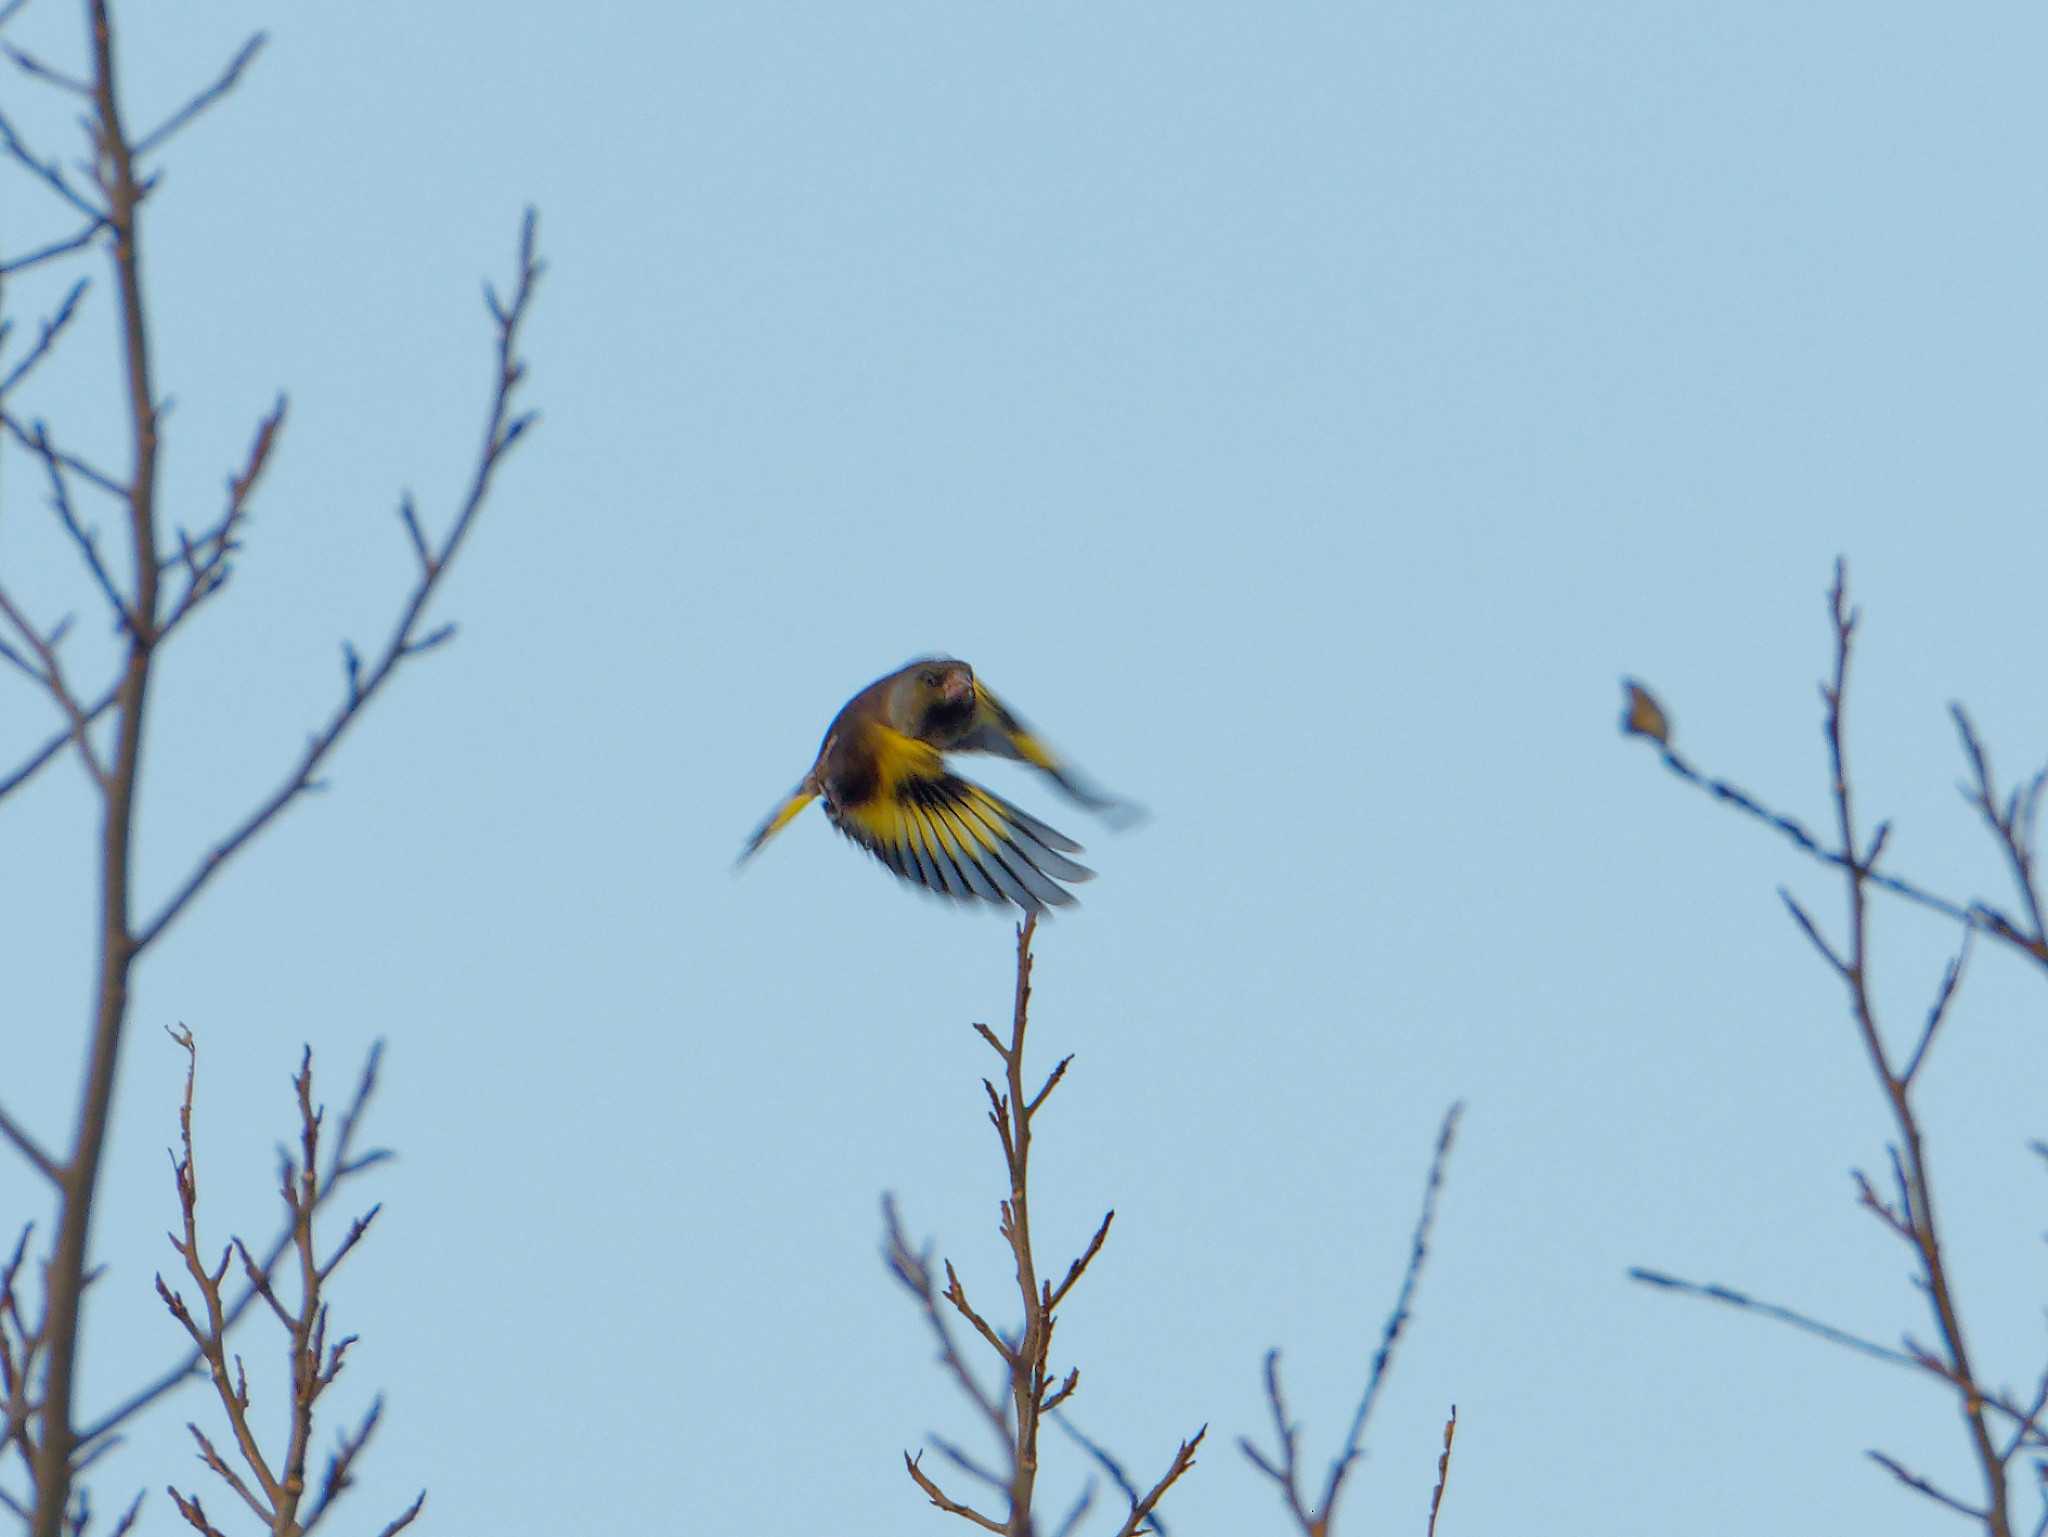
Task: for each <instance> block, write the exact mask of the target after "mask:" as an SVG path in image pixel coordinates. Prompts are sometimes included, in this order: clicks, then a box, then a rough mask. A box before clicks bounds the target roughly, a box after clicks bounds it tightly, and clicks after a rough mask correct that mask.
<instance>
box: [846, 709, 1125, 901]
mask: <svg viewBox="0 0 2048 1537" xmlns="http://www.w3.org/2000/svg"><path fill="white" fill-rule="evenodd" d="M863 738H864V739H863V742H862V744H861V745H862V746H863V748H865V749H866V751H865V752H864V754H863V757H864V758H866V759H867V760H868V761H869V762H870V763H871V764H872V768H873V773H872V775H864V776H862V781H861V782H860V783H859V784H858V785H857V787H856V788H857V789H858V790H859V791H860V792H862V793H859V794H855V795H850V796H848V797H847V798H845V799H843V800H841V799H835V798H834V797H832V796H831V795H829V794H828V796H827V798H826V809H827V811H828V812H829V813H830V814H831V817H832V820H833V822H834V823H835V824H836V825H837V826H838V828H839V830H840V831H841V832H843V833H845V834H846V835H847V836H848V837H849V838H852V839H853V840H854V842H856V843H858V844H860V845H861V846H862V847H863V848H865V849H867V850H868V852H869V853H871V854H873V855H874V856H875V857H876V858H877V859H879V860H881V861H882V863H883V864H885V865H887V866H888V867H889V868H890V869H891V870H894V871H895V872H896V873H897V874H898V875H900V876H902V877H903V879H905V880H907V881H910V882H912V883H914V884H916V885H919V886H923V887H925V888H926V889H927V890H930V891H935V892H937V893H938V894H939V895H941V896H945V897H951V898H953V899H954V900H956V901H961V902H976V901H980V902H994V903H997V904H1002V903H1010V902H1014V903H1015V904H1016V905H1017V906H1018V907H1020V908H1022V909H1023V910H1024V911H1025V912H1027V913H1042V912H1044V911H1045V909H1046V908H1048V907H1066V906H1070V905H1071V904H1072V903H1073V901H1074V895H1073V893H1072V892H1070V891H1068V890H1067V889H1066V888H1065V887H1063V886H1061V885H1060V884H1059V883H1060V882H1061V881H1085V880H1087V879H1089V878H1090V877H1091V876H1092V875H1093V874H1094V873H1095V872H1094V871H1092V870H1090V869H1088V868H1087V866H1085V865H1079V864H1076V863H1075V862H1074V861H1073V860H1071V859H1068V858H1067V857H1066V855H1067V854H1078V853H1080V852H1081V845H1080V844H1078V843H1076V842H1074V840H1073V839H1071V838H1069V837H1067V836H1066V835H1065V834H1064V833H1060V832H1056V831H1055V830H1054V829H1052V828H1050V827H1048V826H1046V825H1045V823H1043V822H1041V821H1039V820H1038V818H1036V817H1034V816H1032V815H1031V814H1030V813H1028V812H1026V811H1022V810H1020V809H1018V808H1017V807H1015V806H1013V805H1011V804H1010V803H1009V802H1008V801H1006V800H1004V799H1003V798H1002V797H1001V796H1000V795H996V794H994V793H993V792H991V791H988V790H984V789H983V788H982V787H981V786H980V785H977V784H972V783H970V782H969V781H967V780H965V779H962V778H960V777H959V776H958V775H957V774H952V773H949V772H947V770H946V765H945V760H944V759H943V758H942V757H941V756H940V754H939V751H938V749H937V748H935V747H933V746H932V745H931V744H930V743H928V742H920V741H918V740H916V739H915V738H914V737H908V736H904V735H903V734H902V733H900V732H897V731H894V730H891V729H890V728H889V727H887V726H883V725H879V724H876V725H872V726H870V727H869V728H868V730H867V731H866V732H864V733H863Z"/></svg>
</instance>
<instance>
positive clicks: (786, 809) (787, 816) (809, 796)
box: [733, 778, 818, 865]
mask: <svg viewBox="0 0 2048 1537" xmlns="http://www.w3.org/2000/svg"><path fill="white" fill-rule="evenodd" d="M817 798H818V786H817V783H816V782H815V781H814V780H812V779H810V778H806V779H805V780H804V782H803V783H802V784H800V785H798V786H797V787H796V788H795V789H794V790H792V791H791V792H790V793H789V796H788V798H787V799H785V800H784V801H783V802H782V803H781V804H780V805H778V806H777V807H776V808H775V809H774V810H773V811H771V812H769V813H768V819H767V820H766V821H764V822H763V823H762V824H761V825H760V826H759V827H757V828H755V829H754V836H753V837H751V838H749V839H748V840H747V846H746V847H745V848H743V849H741V850H740V857H739V858H738V859H736V860H734V861H733V863H734V864H735V865H743V864H745V863H746V862H747V861H748V860H749V859H752V858H753V857H754V855H755V854H756V853H757V852H758V851H759V850H760V847H761V845H762V844H764V843H766V842H767V841H768V840H769V839H770V838H772V837H774V836H775V835H776V834H777V833H779V832H781V831H782V829H783V828H785V827H787V826H789V824H790V823H791V822H792V821H794V820H795V819H796V814H797V813H798V812H799V811H801V810H803V809H804V807H806V806H808V805H810V803H811V802H812V801H814V800H816V799H817Z"/></svg>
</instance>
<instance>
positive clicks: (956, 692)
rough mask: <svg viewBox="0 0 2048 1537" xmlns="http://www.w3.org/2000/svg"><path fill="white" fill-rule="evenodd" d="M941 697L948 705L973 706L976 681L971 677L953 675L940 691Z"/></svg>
mask: <svg viewBox="0 0 2048 1537" xmlns="http://www.w3.org/2000/svg"><path fill="white" fill-rule="evenodd" d="M939 697H940V698H941V699H943V700H944V701H945V702H946V703H947V704H971V703H973V701H974V679H973V677H972V676H971V675H963V674H961V673H957V672H956V673H953V674H951V675H950V676H948V677H947V679H946V681H945V684H944V686H943V687H941V688H940V690H939Z"/></svg>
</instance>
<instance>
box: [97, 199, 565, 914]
mask: <svg viewBox="0 0 2048 1537" xmlns="http://www.w3.org/2000/svg"><path fill="white" fill-rule="evenodd" d="M535 227H536V216H535V215H534V213H533V211H532V210H531V209H529V210H528V211H527V214H526V218H525V221H524V223H523V225H522V226H521V231H520V239H519V266H518V280H517V282H516V284H515V286H514V288H513V297H512V301H511V303H510V304H509V305H508V304H502V303H500V301H499V300H498V299H497V298H496V296H495V295H490V296H489V307H490V309H491V312H492V314H493V315H494V316H495V317H496V318H497V327H498V346H497V353H498V366H497V386H496V389H495V391H494V393H493V395H492V400H491V407H490V411H489V419H488V421H487V423H486V426H485V430H484V446H483V449H482V452H481V454H480V455H479V457H478V460H477V464H476V469H475V472H474V474H473V476H472V478H471V481H470V486H469V491H468V493H467V494H466V495H465V496H464V497H463V500H462V504H461V506H460V508H459V509H458V510H457V512H456V515H455V521H454V522H453V523H452V524H451V525H450V526H449V529H448V532H447V534H446V535H444V536H443V538H442V540H441V543H440V545H439V546H438V547H437V549H436V551H435V564H434V567H433V569H432V570H431V571H428V572H425V573H423V574H422V575H421V576H420V577H419V578H418V580H416V581H415V582H414V584H413V589H412V594H411V596H410V598H409V599H408V600H407V602H406V604H405V606H404V608H403V609H402V611H401V612H400V614H399V616H398V619H397V622H396V623H395V624H394V625H393V627H392V630H391V634H390V638H389V639H388V640H387V641H386V642H385V644H384V648H383V650H382V651H381V652H379V653H378V656H377V659H376V660H375V662H373V663H371V664H370V665H368V666H367V668H366V669H364V671H363V673H362V675H361V677H360V679H359V680H355V679H352V680H351V681H350V684H349V687H348V690H347V697H346V698H345V699H344V700H343V702H342V703H341V705H340V706H339V707H338V708H337V709H336V710H335V712H334V713H333V714H332V715H331V716H330V717H329V718H328V721H327V723H326V725H324V726H323V727H322V728H321V729H320V730H319V731H317V732H316V733H315V734H314V736H313V738H312V740H311V741H310V742H309V743H308V744H307V746H306V748H305V750H304V751H303V752H302V753H301V754H300V755H299V758H298V761H297V763H296V764H295V765H294V766H293V767H292V769H291V771H290V772H289V773H288V774H287V775H286V776H285V779H284V782H283V783H282V784H281V785H279V786H278V788H277V789H276V790H274V791H273V792H272V793H271V794H270V795H268V796H266V797H265V798H264V800H263V801H262V803H261V804H260V805H258V806H257V807H256V809H255V810H253V811H251V812H250V813H249V814H248V815H247V816H246V817H244V818H243V819H242V821H241V822H240V823H239V824H238V825H237V826H236V827H235V828H234V829H233V830H232V831H230V832H229V833H228V834H227V835H226V836H225V837H223V838H222V839H221V840H220V841H219V842H218V843H217V844H215V845H214V847H213V849H212V850H211V851H210V852H209V853H208V854H207V855H206V857H205V858H204V859H202V860H201V861H200V862H199V864H198V866H197V867H196V868H195V869H193V870H192V872H191V873H190V874H189V875H187V876H186V877H185V879H184V880H183V881H182V882H180V883H179V884H178V886H177V887H176V889H175V890H173V892H172V893H171V895H170V896H169V897H167V898H166V899H165V900H164V902H163V904H162V905H161V906H160V907H159V908H158V909H157V911H156V913H155V915H154V916H153V917H151V918H150V919H149V921H148V922H146V923H144V924H143V925H142V926H141V927H140V928H139V929H138V930H137V931H136V935H135V944H134V948H135V950H136V951H137V952H138V953H140V952H141V951H144V950H147V949H148V948H149V946H150V945H151V944H152V943H154V942H155V941H156V940H157V939H158V938H159V937H160V936H161V935H162V934H163V932H164V930H165V929H166V928H167V927H168V926H169V925H170V924H171V922H172V921H173V920H174V919H176V918H177V917H178V915H179V914H180V913H182V912H183V911H184V910H185V909H186V907H187V906H188V905H190V903H191V901H192V899H193V898H194V897H196V896H197V895H198V894H199V892H200V891H201V890H202V889H203V888H204V887H205V886H206V885H207V884H208V883H209V882H211V881H212V880H213V878H214V877H215V876H216V875H218V874H219V873H220V871H221V869H222V868H223V867H224V866H225V865H226V864H227V863H228V861H229V860H230V859H232V858H233V857H234V856H235V855H236V854H237V853H239V852H240V851H241V849H242V848H243V847H244V846H245V845H247V844H248V842H249V841H250V839H252V838H254V837H255V836H256V835H257V834H258V833H260V832H262V831H263V829H264V828H266V827H268V826H269V825H270V823H271V822H272V821H273V820H275V819H276V817H277V815H278V813H280V812H281V811H283V810H284V809H285V807H287V806H288V805H290V804H291V803H292V802H293V801H295V800H296V799H298V798H299V797H300V796H302V795H304V794H306V793H308V792H309V791H310V790H311V789H312V788H313V787H314V785H315V783H316V780H317V773H318V770H319V768H320V765H321V764H322V763H324V762H325V761H326V760H327V757H328V755H329V754H330V753H332V752H333V751H334V749H335V747H336V746H338V745H339V744H340V742H341V739H342V738H343V737H344V736H345V735H346V734H347V733H348V730H349V728H350V727H351V726H353V725H354V724H355V722H356V721H357V720H359V719H360V718H361V716H362V712H363V709H364V707H365V706H366V705H368V704H369V702H370V700H371V699H373V698H374V697H375V696H376V695H377V693H378V692H379V691H380V690H381V689H382V688H383V687H384V685H385V683H387V682H388V681H389V680H390V678H391V676H392V674H393V673H395V672H396V671H397V670H398V668H399V666H400V665H401V664H402V663H404V662H405V661H406V660H407V659H409V658H410V657H412V656H414V655H417V654H418V653H419V652H420V651H421V650H423V649H425V647H426V646H429V645H432V644H435V643H436V641H437V640H438V639H440V638H441V637H442V635H444V634H445V630H444V631H443V632H438V633H437V634H435V635H430V636H428V637H426V638H425V639H424V640H422V639H421V637H420V635H419V628H420V624H421V621H422V619H423V617H424V615H425V613H426V609H427V605H428V603H429V602H430V601H431V600H432V599H433V596H434V594H435V592H436V591H437V590H438V589H439V586H440V582H441V578H442V577H443V576H444V575H445V574H446V572H447V569H448V565H449V563H450V562H451V561H452V560H453V559H454V558H455V555H456V553H457V552H458V551H459V550H460V549H461V547H462V544H463V541H464V539H465V538H466V537H467V536H468V534H469V531H470V528H471V527H472V526H473V525H474V523H475V520H476V516H477V514H478V513H479V512H480V511H481V510H482V509H483V505H484V502H485V501H486V500H487V498H488V497H489V495H490V489H491V484H492V481H493V480H494V479H495V478H496V475H497V472H498V468H499V466H500V465H501V464H502V463H503V462H504V459H505V456H506V455H507V454H508V453H509V452H510V451H511V449H512V447H513V445H514V444H516V443H517V442H518V441H519V438H520V436H521V435H522V434H523V433H524V432H525V430H526V429H527V427H529V426H530V425H531V424H532V422H533V420H534V418H533V416H532V414H531V413H515V412H514V411H513V409H512V401H513V398H514V395H515V394H516V392H517V390H518V387H519V384H520V381H521V380H522V379H523V378H524V377H525V371H526V367H525V364H524V363H523V362H522V361H521V359H520V357H519V336H520V331H521V328H522V327H523V325H524V324H525V321H526V317H527V314H528V311H529V309H530V307H531V305H532V302H533V295H534V289H535V286H536V285H537V284H538V283H539V281H540V276H541V273H542V270H543V267H542V264H541V261H540V258H539V255H538V254H537V251H536V249H535V244H534V241H535ZM487 293H488V291H487Z"/></svg>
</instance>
